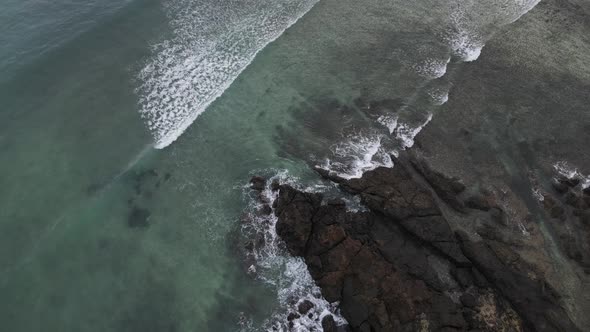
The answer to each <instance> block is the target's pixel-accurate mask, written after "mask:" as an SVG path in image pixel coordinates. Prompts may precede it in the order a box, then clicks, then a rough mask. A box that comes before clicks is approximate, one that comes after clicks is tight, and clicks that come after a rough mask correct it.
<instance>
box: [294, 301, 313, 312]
mask: <svg viewBox="0 0 590 332" xmlns="http://www.w3.org/2000/svg"><path fill="white" fill-rule="evenodd" d="M314 306H315V305H314V304H313V303H312V302H311V301H309V300H304V301H302V302H301V303H299V305H297V311H299V313H300V314H302V315H305V314H307V312H308V311H310V310H311V309H312V308H313V307H314Z"/></svg>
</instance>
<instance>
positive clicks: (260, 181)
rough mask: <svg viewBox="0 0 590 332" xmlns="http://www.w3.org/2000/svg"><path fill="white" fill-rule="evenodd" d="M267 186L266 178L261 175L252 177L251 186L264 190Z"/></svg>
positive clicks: (257, 189)
mask: <svg viewBox="0 0 590 332" xmlns="http://www.w3.org/2000/svg"><path fill="white" fill-rule="evenodd" d="M265 187H266V179H265V178H263V177H261V176H253V177H252V178H251V179H250V188H252V189H254V190H256V191H262V190H264V188H265Z"/></svg>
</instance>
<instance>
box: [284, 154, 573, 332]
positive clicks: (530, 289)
mask: <svg viewBox="0 0 590 332" xmlns="http://www.w3.org/2000/svg"><path fill="white" fill-rule="evenodd" d="M408 167H412V166H408V164H404V163H396V167H394V168H377V169H375V170H373V171H369V172H366V173H365V174H364V175H363V176H362V177H361V178H360V179H351V180H344V179H339V178H334V177H333V175H330V174H328V173H325V172H323V173H321V174H323V175H324V176H327V177H329V178H331V179H333V180H335V181H337V182H338V183H339V184H340V187H341V188H342V189H344V190H346V191H347V192H349V193H352V194H355V195H359V196H360V197H361V200H362V202H363V203H364V204H365V205H366V206H367V207H368V208H369V211H367V212H349V211H347V210H346V208H345V206H344V205H342V204H341V203H340V202H332V203H329V204H325V205H322V204H321V201H322V196H321V195H319V194H309V193H303V192H299V191H297V190H295V189H293V188H292V187H290V186H287V185H281V186H280V187H279V188H280V189H279V190H280V192H279V197H278V199H277V201H276V209H275V213H276V215H277V217H278V221H277V232H278V234H279V235H280V236H281V237H282V238H283V240H284V241H285V243H286V245H287V248H288V249H289V251H290V252H291V253H292V254H294V255H298V256H301V257H303V258H304V259H305V261H306V262H307V264H308V268H309V271H310V273H311V275H312V277H313V278H314V280H315V281H316V283H317V285H318V286H319V287H320V288H321V289H322V294H323V295H324V297H325V298H326V299H327V300H328V301H330V302H335V301H339V302H340V308H341V311H342V314H343V315H344V317H345V318H346V319H347V320H348V322H349V323H350V328H351V329H352V331H365V330H366V331H375V332H378V331H384V332H385V331H414V330H419V329H420V328H423V327H424V326H427V327H428V329H429V330H431V331H444V330H476V329H486V328H487V326H489V324H490V321H493V322H494V324H498V325H497V326H498V328H499V329H506V330H518V329H520V328H521V327H524V328H525V329H530V330H538V331H552V330H563V331H578V329H577V327H576V326H575V325H574V324H573V323H572V321H571V319H570V318H569V316H568V315H567V313H566V312H565V310H564V309H563V307H562V306H561V305H560V301H561V299H560V298H559V296H558V295H557V292H556V291H555V290H554V289H552V288H551V287H550V286H549V285H547V284H546V283H545V282H544V280H543V279H538V278H532V277H531V275H537V274H536V272H535V270H534V268H533V267H532V266H530V265H529V264H528V263H525V262H524V261H523V260H522V259H521V258H520V256H519V255H518V254H517V253H516V252H515V251H514V250H513V249H512V248H511V247H510V245H509V244H507V242H501V241H499V240H502V238H503V237H502V236H501V234H500V233H498V234H497V235H496V236H493V234H490V232H491V230H489V229H488V228H492V229H493V228H494V227H500V226H499V225H498V224H496V226H494V224H493V223H492V224H485V223H484V225H483V226H485V227H484V228H481V232H483V233H484V234H483V235H485V236H483V239H481V240H479V241H473V240H471V239H470V237H469V235H467V234H465V233H462V232H457V231H456V230H455V229H453V227H452V226H451V224H450V223H449V221H448V220H447V217H446V216H445V215H444V214H443V213H442V210H441V208H440V207H439V205H438V204H449V203H448V202H449V201H452V199H451V200H449V197H447V199H442V198H441V197H440V196H435V195H438V193H439V192H440V189H439V190H436V189H435V188H433V186H432V184H431V182H430V181H431V180H429V179H428V178H426V176H424V175H423V173H422V172H419V171H418V172H417V171H416V170H414V169H410V168H408ZM437 181H438V180H437ZM454 181H455V180H454ZM457 183H460V182H458V180H457ZM438 185H439V186H441V184H440V183H439V184H438ZM441 188H442V187H441ZM448 188H451V187H448ZM454 188H455V189H453V190H452V191H447V192H446V194H448V195H450V193H451V192H452V193H454V194H455V195H460V194H461V193H462V192H463V191H464V188H460V186H459V185H457V186H456V187H454ZM435 193H436V194H435ZM457 200H459V199H457ZM439 202H444V203H439ZM554 203H555V204H554V205H553V207H555V206H560V205H559V204H557V203H556V202H554ZM549 204H551V203H549ZM477 211H478V212H477V213H480V214H481V213H487V214H489V217H488V218H487V219H488V220H491V221H493V219H494V214H498V215H499V216H500V217H501V216H503V215H504V213H503V211H502V210H500V208H498V207H494V208H490V209H487V210H485V209H481V210H479V209H478V210H477ZM460 213H462V214H464V213H467V212H466V211H461V212H460ZM474 213H475V212H474ZM486 227H487V228H486ZM491 233H493V232H491ZM456 291H461V293H462V294H463V295H461V296H460V297H459V301H458V303H457V302H455V301H456V300H455V301H454V300H453V299H452V298H451V297H450V295H449V294H451V293H452V292H456ZM477 294H490V296H491V297H492V298H493V299H494V300H493V301H492V300H485V301H480V300H479V299H478V297H477ZM507 317H510V319H508V318H507ZM328 320H329V319H328ZM326 324H331V323H330V322H329V321H327V322H326ZM521 325H522V326H521ZM329 326H330V327H329V328H333V325H329Z"/></svg>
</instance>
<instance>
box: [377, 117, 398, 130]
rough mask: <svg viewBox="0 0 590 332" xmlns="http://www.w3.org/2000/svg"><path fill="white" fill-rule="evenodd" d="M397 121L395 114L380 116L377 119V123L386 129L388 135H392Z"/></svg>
mask: <svg viewBox="0 0 590 332" xmlns="http://www.w3.org/2000/svg"><path fill="white" fill-rule="evenodd" d="M397 120H398V116H397V115H396V114H387V115H381V116H380V117H379V118H378V119H377V122H379V123H380V124H382V125H383V126H385V127H387V129H388V130H389V134H393V131H394V130H395V128H396V127H397Z"/></svg>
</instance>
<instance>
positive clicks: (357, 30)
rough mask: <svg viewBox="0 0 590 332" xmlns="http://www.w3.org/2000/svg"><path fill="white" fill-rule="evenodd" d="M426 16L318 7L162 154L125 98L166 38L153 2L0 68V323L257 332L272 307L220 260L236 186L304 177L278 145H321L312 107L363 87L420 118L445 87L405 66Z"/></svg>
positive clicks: (433, 45)
mask: <svg viewBox="0 0 590 332" xmlns="http://www.w3.org/2000/svg"><path fill="white" fill-rule="evenodd" d="M119 5H120V4H117V6H119ZM431 5H432V4H430V3H429V2H427V1H424V2H420V3H418V4H417V5H415V6H413V5H405V6H402V5H401V3H398V2H389V1H369V2H367V3H366V4H360V3H358V2H354V1H340V2H338V1H333V0H324V1H321V2H320V3H319V4H318V5H316V7H314V8H313V9H312V10H311V11H310V12H309V13H308V14H307V15H306V16H304V17H303V18H302V19H301V20H300V21H299V22H298V23H297V24H296V25H294V26H293V27H291V28H290V29H289V30H288V31H287V32H286V33H285V34H283V35H282V36H281V37H280V38H279V39H278V40H277V41H276V42H274V43H272V44H271V45H269V46H268V47H266V48H265V49H264V50H263V51H262V52H261V53H259V54H258V56H257V57H256V59H255V61H254V62H253V63H252V64H251V65H250V66H249V67H248V68H247V69H246V70H245V71H244V72H243V73H242V74H241V75H240V77H239V78H238V79H237V80H236V81H235V82H234V83H233V84H232V85H231V87H230V88H229V89H227V90H226V91H225V93H224V94H223V95H222V96H221V97H220V98H219V99H217V100H216V101H215V102H214V103H213V104H212V105H211V106H210V107H209V108H208V110H207V111H206V112H204V113H203V114H202V115H201V116H199V117H198V119H197V120H196V121H195V122H194V123H193V124H192V126H191V127H189V129H188V130H187V131H186V132H185V133H184V134H183V135H182V136H181V137H180V138H179V139H178V140H177V141H176V142H175V143H173V144H172V145H170V146H169V147H167V148H165V149H163V150H156V149H154V148H153V147H152V137H151V136H150V134H149V132H148V130H147V129H146V128H145V126H144V122H143V120H142V119H141V117H140V116H139V114H138V96H137V94H136V93H135V89H136V88H137V85H138V82H137V80H138V78H137V73H138V72H139V71H140V69H141V68H142V66H143V64H144V63H145V62H146V61H148V59H150V57H151V56H152V54H153V51H152V49H151V48H150V45H153V44H154V43H157V42H161V41H163V40H166V39H167V38H169V36H170V35H172V34H173V31H171V30H170V26H169V24H168V23H169V20H170V18H169V17H167V15H166V13H165V10H164V8H163V6H162V5H161V3H159V2H158V1H151V0H150V1H135V2H131V3H128V4H126V5H125V6H123V7H122V8H120V9H117V10H116V12H115V13H109V14H108V15H105V16H104V17H102V18H100V19H97V21H98V22H99V23H98V24H95V25H93V27H92V28H90V29H89V30H87V31H83V32H81V33H80V34H79V35H71V36H70V35H68V36H67V37H68V38H69V39H68V38H66V36H64V37H63V38H64V39H68V41H67V42H65V43H64V44H63V45H59V46H58V47H55V48H53V49H51V50H47V51H46V52H44V53H43V54H41V55H39V56H38V57H36V58H35V60H34V61H30V62H28V63H26V64H23V65H22V66H20V67H18V68H16V69H11V70H13V71H12V72H9V71H6V72H5V74H4V75H5V76H3V80H0V82H1V83H0V174H2V177H1V178H0V202H1V205H2V206H1V209H0V294H2V297H1V298H0V324H2V330H6V331H42V330H43V331H232V330H238V329H239V325H238V320H239V317H240V315H242V313H243V315H245V316H246V317H247V318H248V319H250V320H251V321H252V324H253V326H254V329H257V327H259V326H261V324H262V322H263V321H264V320H265V319H268V318H269V317H271V315H272V314H273V312H275V311H277V310H279V311H280V308H277V299H276V289H275V288H274V287H272V286H271V285H268V284H265V283H263V282H261V281H258V280H253V279H251V278H249V277H248V276H247V275H246V274H245V273H244V271H243V269H242V266H241V264H242V262H241V261H240V258H239V255H237V254H236V249H235V246H234V244H235V243H236V242H237V235H236V234H237V233H238V232H239V219H240V216H241V214H242V212H243V210H244V209H245V207H246V205H247V201H245V199H244V197H243V191H244V190H243V187H244V185H245V184H246V183H247V181H248V179H249V177H250V176H252V175H253V174H256V173H258V172H262V173H265V174H273V173H274V172H276V171H278V170H284V169H286V170H289V173H290V174H292V175H295V176H299V177H302V178H313V175H312V172H311V170H310V168H309V167H308V162H314V160H317V159H313V158H311V157H310V156H309V155H306V154H305V153H303V154H301V152H300V151H301V150H303V151H305V148H306V145H303V148H301V147H299V149H294V146H296V145H297V144H298V142H300V141H301V142H306V140H310V141H315V140H318V139H325V141H322V142H324V143H325V144H324V146H323V147H320V148H319V149H316V150H313V152H318V153H320V152H326V151H327V148H328V147H329V145H330V144H332V143H334V142H335V141H334V140H333V139H332V140H330V138H329V137H330V136H329V135H328V136H325V135H324V134H326V133H325V131H328V129H327V128H329V127H330V123H328V121H327V120H322V117H323V116H326V118H329V117H328V116H327V114H324V113H322V112H324V110H323V109H318V106H317V105H318V103H317V101H318V100H336V101H338V102H339V103H341V104H347V105H352V104H353V99H354V98H356V97H358V96H360V95H361V94H369V96H368V97H369V98H372V99H380V98H402V99H404V100H405V101H406V103H407V104H408V105H409V106H410V110H408V111H407V112H408V114H409V115H411V113H412V111H413V110H417V111H416V112H414V113H419V114H422V115H424V114H425V113H427V111H434V112H435V111H436V105H434V104H433V103H432V100H429V99H428V98H427V95H428V94H427V92H428V91H430V90H429V89H442V90H444V89H445V88H446V87H447V86H448V82H445V80H444V79H443V80H439V81H431V79H432V77H428V75H426V76H425V75H420V74H418V73H417V69H416V68H417V67H419V66H423V65H424V63H428V61H427V60H428V59H435V60H436V61H439V62H440V61H443V62H445V61H447V59H448V58H449V57H450V56H451V53H452V50H450V49H449V47H448V46H445V45H443V44H442V43H441V42H440V33H441V32H442V31H445V29H446V28H447V26H448V24H449V19H448V17H449V13H450V12H452V8H447V7H445V6H440V8H439V7H435V8H434V9H433V7H432V6H431ZM0 6H1V5H0ZM427 12H428V13H429V15H428V16H424V14H425V13H427ZM424 17H426V19H423V18H424ZM342 18H347V20H348V21H343V19H342ZM400 45H401V46H400ZM320 104H321V103H320ZM301 109H305V110H308V111H309V110H311V112H310V113H307V114H304V116H302V115H301V113H300V112H299V111H300V110H301ZM325 111H326V112H333V111H334V110H325ZM314 112H315V113H314ZM314 114H315V115H314ZM319 115H322V116H319ZM409 115H408V119H406V120H407V121H411V120H412V119H411V117H410V116H409ZM310 119H312V120H310ZM422 120H423V117H418V120H417V121H418V122H420V121H422ZM308 121H311V122H314V121H315V122H319V123H320V125H319V126H318V125H311V124H310V123H308ZM322 121H324V122H322ZM354 121H358V123H357V122H354V123H353V124H352V127H355V126H358V127H359V128H360V127H363V126H366V125H367V123H369V122H370V121H369V120H367V119H361V120H354ZM375 127H377V126H375ZM318 128H319V129H318ZM379 130H381V131H384V130H385V129H384V128H380V129H379ZM285 133H287V134H285ZM323 135H324V136H323ZM322 148H323V150H322ZM310 151H311V150H310ZM320 159H321V158H320ZM142 215H143V216H145V215H149V217H148V218H147V221H145V220H144V219H145V218H142V217H141V216H142Z"/></svg>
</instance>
